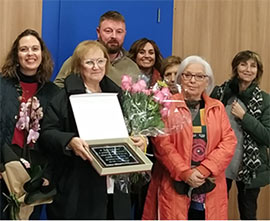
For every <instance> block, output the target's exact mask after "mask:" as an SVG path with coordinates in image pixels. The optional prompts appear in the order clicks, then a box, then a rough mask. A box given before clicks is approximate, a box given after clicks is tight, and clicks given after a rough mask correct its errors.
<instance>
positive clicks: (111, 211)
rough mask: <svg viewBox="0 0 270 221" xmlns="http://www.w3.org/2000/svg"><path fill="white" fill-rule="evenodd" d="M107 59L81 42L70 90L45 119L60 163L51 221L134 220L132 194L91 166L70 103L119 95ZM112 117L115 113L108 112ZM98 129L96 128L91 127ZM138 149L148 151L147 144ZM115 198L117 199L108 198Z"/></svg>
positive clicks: (103, 52)
mask: <svg viewBox="0 0 270 221" xmlns="http://www.w3.org/2000/svg"><path fill="white" fill-rule="evenodd" d="M109 65H110V62H109V56H108V53H107V51H106V49H105V47H104V46H103V45H101V44H100V43H99V42H97V41H83V42H81V43H80V44H79V45H78V46H77V47H76V49H75V50H74V53H73V55H72V66H71V72H72V74H70V75H69V76H68V77H67V78H66V80H65V87H64V89H62V91H61V92H60V93H59V94H58V95H57V96H56V97H55V98H54V99H53V100H52V101H51V104H50V106H49V108H48V109H47V115H46V117H45V118H44V124H43V127H44V132H43V133H42V134H41V139H42V140H43V141H44V142H47V144H48V145H47V147H49V148H48V150H47V151H49V152H50V154H51V157H53V158H54V159H55V161H54V162H55V165H54V167H55V170H56V174H55V178H54V181H55V183H56V186H57V190H58V195H57V196H56V197H55V200H54V202H53V203H52V204H51V205H48V207H47V216H48V219H62V220H64V219H74V220H78V219H87V220H90V219H96V220H97V219H130V218H131V207H130V197H129V194H126V193H124V192H121V191H120V190H119V189H117V188H116V187H114V186H113V185H114V182H111V181H112V180H110V179H108V177H106V176H100V175H99V174H98V173H97V172H96V170H95V169H94V168H93V166H92V165H91V162H92V158H91V156H90V154H89V149H88V147H89V145H88V144H87V143H86V141H85V140H83V139H81V138H79V135H78V128H77V126H76V122H75V119H74V114H73V111H72V107H71V104H70V100H69V97H70V96H71V95H74V94H85V93H101V92H107V93H111V92H113V93H117V92H119V91H120V88H119V87H118V86H117V85H116V84H115V83H114V82H113V81H111V80H110V79H109V78H108V77H106V75H105V74H106V72H107V69H108V66H109ZM108 114H110V110H108ZM91 126H93V125H91ZM135 142H136V143H135V145H137V146H139V147H141V148H143V146H144V145H145V144H144V140H143V138H137V140H135ZM109 193H113V194H109Z"/></svg>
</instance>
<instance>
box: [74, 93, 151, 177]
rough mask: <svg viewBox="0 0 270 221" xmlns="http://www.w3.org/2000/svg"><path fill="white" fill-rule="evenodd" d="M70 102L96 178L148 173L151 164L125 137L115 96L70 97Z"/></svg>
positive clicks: (121, 116)
mask: <svg viewBox="0 0 270 221" xmlns="http://www.w3.org/2000/svg"><path fill="white" fill-rule="evenodd" d="M70 102H71V106H72V110H73V113H74V117H75V121H76V124H77V128H78V131H79V135H80V138H81V139H83V140H85V142H86V143H87V145H89V152H90V155H91V157H92V164H93V166H94V168H95V169H96V170H97V172H98V173H99V174H100V175H112V174H122V173H130V172H141V171H149V170H151V168H152V162H151V161H150V160H149V159H148V158H147V157H146V156H145V155H144V153H143V152H142V151H141V149H140V148H138V147H136V146H134V143H133V142H132V141H131V140H130V138H129V135H128V131H127V128H126V125H125V121H124V118H123V115H122V110H121V107H120V104H119V101H118V98H117V94H111V93H110V94H106V93H102V94H98V93H95V94H81V95H72V96H70ZM108 110H110V113H113V117H112V115H109V114H108ZM84 145H85V144H82V146H84ZM78 154H82V155H83V151H79V152H78Z"/></svg>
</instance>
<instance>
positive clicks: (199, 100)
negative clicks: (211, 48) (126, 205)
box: [143, 56, 236, 220]
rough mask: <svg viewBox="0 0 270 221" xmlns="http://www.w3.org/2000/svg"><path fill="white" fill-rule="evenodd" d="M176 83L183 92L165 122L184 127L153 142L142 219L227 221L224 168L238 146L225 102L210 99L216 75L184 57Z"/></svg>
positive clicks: (197, 59)
mask: <svg viewBox="0 0 270 221" xmlns="http://www.w3.org/2000/svg"><path fill="white" fill-rule="evenodd" d="M177 81H178V83H179V84H180V85H181V89H182V90H181V93H177V94H175V95H173V97H172V100H175V101H177V102H175V103H173V104H172V105H171V106H170V111H171V114H170V115H169V117H168V118H166V119H164V121H165V123H166V126H167V127H169V128H171V127H173V126H174V125H175V122H179V121H180V120H181V119H185V120H183V122H182V127H181V129H178V130H176V131H174V133H171V134H170V135H167V136H164V135H163V136H160V137H156V138H154V139H153V142H154V143H155V145H156V149H155V156H156V158H157V162H156V164H155V167H154V171H153V175H152V179H151V183H150V186H149V190H148V195H147V198H146V203H145V207H144V213H143V219H147V220H148V219H150V220H156V219H161V220H168V219H170V220H186V219H196V220H204V219H216V220H217V219H227V209H228V207H227V204H228V202H227V199H228V198H227V192H226V179H225V173H224V171H225V168H226V167H227V166H228V164H229V162H230V160H231V158H232V156H233V153H234V150H235V145H236V138H235V135H234V132H233V130H232V128H231V125H230V122H229V119H228V117H227V114H226V111H225V108H224V106H223V104H222V103H221V102H220V101H218V100H216V99H212V98H210V97H209V96H208V95H209V93H210V92H211V90H212V89H213V85H214V77H213V73H212V69H211V67H210V65H209V64H208V63H207V62H206V61H205V60H204V59H202V58H201V57H199V56H190V57H187V58H185V59H184V60H183V61H182V63H181V64H180V66H179V69H178V73H177Z"/></svg>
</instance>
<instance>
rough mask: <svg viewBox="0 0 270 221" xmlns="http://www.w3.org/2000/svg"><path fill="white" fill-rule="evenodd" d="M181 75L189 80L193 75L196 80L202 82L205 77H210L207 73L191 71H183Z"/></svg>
mask: <svg viewBox="0 0 270 221" xmlns="http://www.w3.org/2000/svg"><path fill="white" fill-rule="evenodd" d="M181 76H182V78H183V79H184V80H187V81H190V80H191V79H192V78H193V77H194V79H195V80H196V81H199V82H202V81H203V80H204V79H205V78H207V77H209V76H208V75H206V74H198V73H197V74H193V73H191V72H187V73H186V72H183V73H182V74H181Z"/></svg>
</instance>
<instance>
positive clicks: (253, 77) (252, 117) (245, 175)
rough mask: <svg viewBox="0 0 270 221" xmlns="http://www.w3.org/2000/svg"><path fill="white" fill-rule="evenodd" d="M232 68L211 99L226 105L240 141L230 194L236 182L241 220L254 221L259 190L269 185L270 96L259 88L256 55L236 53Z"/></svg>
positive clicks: (259, 63)
mask: <svg viewBox="0 0 270 221" xmlns="http://www.w3.org/2000/svg"><path fill="white" fill-rule="evenodd" d="M231 65H232V77H231V79H230V80H228V81H226V82H225V83H223V84H222V85H221V86H217V87H215V89H214V91H213V93H212V95H211V96H212V97H214V98H217V99H219V100H221V101H222V102H223V104H224V105H225V107H226V111H227V114H228V116H229V119H230V122H231V125H232V128H233V129H234V131H235V134H236V136H237V141H238V142H237V147H236V151H235V153H234V157H233V159H232V161H231V163H230V165H229V166H228V168H227V169H226V178H227V188H228V192H229V191H230V189H231V186H232V182H233V180H235V181H236V185H237V189H238V208H239V212H240V219H242V220H245V219H253V220H255V219H256V211H257V198H258V196H259V192H260V187H262V186H265V185H267V184H269V183H270V172H269V170H270V169H269V157H268V153H267V147H269V143H270V96H269V94H267V93H266V92H264V91H262V90H261V89H260V87H259V83H260V80H261V78H262V75H263V64H262V61H261V58H260V56H259V55H258V54H257V53H256V52H253V51H249V50H246V51H241V52H239V53H237V54H236V55H235V57H234V58H233V60H232V64H231Z"/></svg>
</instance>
